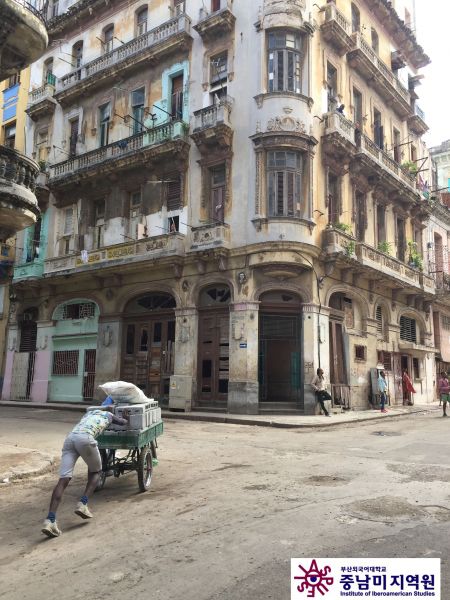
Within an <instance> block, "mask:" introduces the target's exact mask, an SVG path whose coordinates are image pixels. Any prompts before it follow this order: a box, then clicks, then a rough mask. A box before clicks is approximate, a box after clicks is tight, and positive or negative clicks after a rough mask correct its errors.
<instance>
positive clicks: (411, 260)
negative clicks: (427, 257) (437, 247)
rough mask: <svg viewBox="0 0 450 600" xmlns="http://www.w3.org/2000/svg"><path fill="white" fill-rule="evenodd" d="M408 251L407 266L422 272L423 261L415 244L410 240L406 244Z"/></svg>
mask: <svg viewBox="0 0 450 600" xmlns="http://www.w3.org/2000/svg"><path fill="white" fill-rule="evenodd" d="M408 250H409V257H408V265H409V266H410V267H411V268H412V269H419V271H423V260H422V257H421V256H420V254H419V252H418V251H417V243H416V242H413V241H412V240H410V241H409V242H408Z"/></svg>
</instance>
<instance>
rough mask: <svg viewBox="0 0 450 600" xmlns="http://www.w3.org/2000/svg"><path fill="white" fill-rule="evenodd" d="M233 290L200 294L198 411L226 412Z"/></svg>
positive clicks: (220, 288)
mask: <svg viewBox="0 0 450 600" xmlns="http://www.w3.org/2000/svg"><path fill="white" fill-rule="evenodd" d="M230 300H231V292H230V288H229V287H228V286H227V285H215V286H211V287H207V288H205V289H203V290H202V291H201V292H200V298H199V322H198V374H197V381H198V393H197V403H196V407H197V408H209V409H211V408H212V409H217V410H226V408H227V402H228V380H229V356H230V351H229V349H230V343H229V342H230V309H229V304H230Z"/></svg>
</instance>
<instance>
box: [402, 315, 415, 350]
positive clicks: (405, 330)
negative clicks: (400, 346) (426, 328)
mask: <svg viewBox="0 0 450 600" xmlns="http://www.w3.org/2000/svg"><path fill="white" fill-rule="evenodd" d="M400 339H401V340H406V341H408V342H413V343H414V344H416V343H417V331H416V321H415V320H414V319H411V318H410V317H400Z"/></svg>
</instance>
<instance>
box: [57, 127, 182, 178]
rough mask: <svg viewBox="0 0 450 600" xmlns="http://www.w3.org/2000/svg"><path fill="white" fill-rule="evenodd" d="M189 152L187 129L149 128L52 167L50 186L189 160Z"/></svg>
mask: <svg viewBox="0 0 450 600" xmlns="http://www.w3.org/2000/svg"><path fill="white" fill-rule="evenodd" d="M188 153H189V142H188V133H187V126H186V124H185V123H182V122H181V121H174V122H170V123H165V124H164V125H159V126H158V127H155V128H153V129H148V130H147V131H143V132H142V133H138V134H136V135H132V136H131V137H128V138H125V139H122V140H118V141H116V142H112V143H111V144H108V145H107V146H103V147H102V148H97V149H96V150H91V151H90V152H86V153H85V154H80V155H78V156H74V157H73V158H70V159H69V160H66V161H64V162H61V163H57V164H55V165H52V166H51V167H50V178H49V187H50V189H52V190H58V189H60V190H62V189H63V188H65V187H68V186H73V185H74V184H75V185H78V184H79V183H80V182H81V180H84V181H86V180H92V179H94V178H96V177H104V176H105V175H106V174H111V173H117V172H119V171H126V170H129V169H132V168H136V167H137V166H138V167H142V168H144V167H145V166H147V167H148V165H149V164H155V163H158V162H161V161H164V160H174V159H175V157H178V158H181V159H186V158H187V155H188Z"/></svg>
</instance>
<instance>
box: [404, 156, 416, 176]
mask: <svg viewBox="0 0 450 600" xmlns="http://www.w3.org/2000/svg"><path fill="white" fill-rule="evenodd" d="M401 167H402V169H403V170H404V171H406V172H407V173H408V175H410V176H411V177H415V176H416V175H417V171H418V170H419V169H418V168H417V164H416V163H415V162H414V161H412V160H407V161H405V162H403V163H402V164H401Z"/></svg>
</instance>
